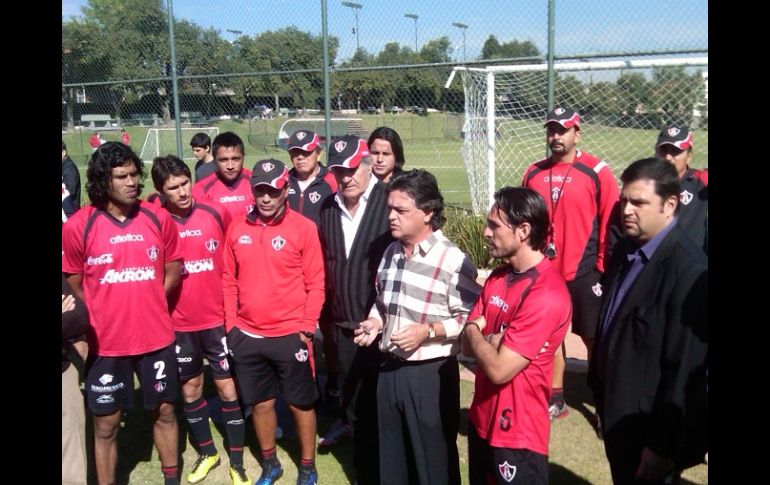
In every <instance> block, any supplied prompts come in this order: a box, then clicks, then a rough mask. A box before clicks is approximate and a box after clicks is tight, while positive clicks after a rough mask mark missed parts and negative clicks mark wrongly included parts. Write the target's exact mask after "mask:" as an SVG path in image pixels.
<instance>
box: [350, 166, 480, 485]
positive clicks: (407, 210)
mask: <svg viewBox="0 0 770 485" xmlns="http://www.w3.org/2000/svg"><path fill="white" fill-rule="evenodd" d="M388 210H389V212H388V222H389V224H390V233H391V235H392V236H393V237H394V238H395V239H398V241H395V242H393V243H391V244H390V245H389V246H388V247H387V249H386V250H385V253H384V254H383V256H382V261H381V262H380V266H379V268H378V270H377V277H376V285H377V299H376V300H375V304H374V305H373V306H372V309H371V311H370V313H369V318H368V319H366V320H364V321H362V322H361V323H360V325H359V327H358V328H356V330H355V335H356V338H355V339H354V341H355V342H356V343H357V344H358V345H363V346H368V345H371V344H372V343H373V342H374V341H375V340H376V339H377V336H378V334H379V332H380V331H382V339H381V340H380V342H379V348H380V350H381V351H382V352H383V353H384V354H385V355H384V362H383V364H382V366H380V375H379V381H378V383H377V418H378V427H379V433H378V438H379V447H380V449H379V452H380V483H383V484H390V483H423V484H426V483H445V484H453V485H459V484H460V482H461V480H460V462H459V457H458V453H457V432H458V429H459V424H460V375H459V368H458V364H457V352H458V351H459V349H460V345H459V342H458V336H459V334H460V331H461V330H462V327H463V325H464V324H465V321H466V319H467V317H468V313H469V312H470V310H471V308H472V307H473V304H474V303H475V302H476V298H477V297H478V295H479V290H480V289H481V288H480V287H479V285H478V284H477V283H476V266H475V265H474V264H473V263H472V262H471V260H470V258H468V256H466V255H465V254H464V253H463V252H462V251H461V250H460V249H459V248H458V247H457V246H455V245H454V244H453V243H452V242H451V241H450V240H449V239H447V238H446V236H444V234H443V233H442V232H441V226H442V225H443V223H444V199H443V197H442V196H441V192H440V191H439V188H438V183H437V182H436V178H435V177H434V176H433V175H432V174H430V173H429V172H426V171H425V170H411V171H409V172H404V173H403V174H401V175H399V176H398V177H396V178H395V179H393V180H392V181H391V182H390V184H389V186H388Z"/></svg>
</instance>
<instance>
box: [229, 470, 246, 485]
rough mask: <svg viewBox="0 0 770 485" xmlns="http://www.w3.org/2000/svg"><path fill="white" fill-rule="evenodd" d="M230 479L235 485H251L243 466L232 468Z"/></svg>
mask: <svg viewBox="0 0 770 485" xmlns="http://www.w3.org/2000/svg"><path fill="white" fill-rule="evenodd" d="M230 479H231V480H232V481H233V485H251V480H250V479H249V476H248V475H246V470H244V469H243V465H231V466H230Z"/></svg>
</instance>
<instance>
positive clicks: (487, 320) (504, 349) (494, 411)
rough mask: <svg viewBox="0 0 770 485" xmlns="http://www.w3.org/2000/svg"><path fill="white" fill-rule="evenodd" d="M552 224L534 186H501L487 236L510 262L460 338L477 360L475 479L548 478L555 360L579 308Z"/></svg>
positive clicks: (471, 432)
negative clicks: (548, 248) (551, 235)
mask: <svg viewBox="0 0 770 485" xmlns="http://www.w3.org/2000/svg"><path fill="white" fill-rule="evenodd" d="M548 226H549V219H548V209H547V208H546V205H545V201H544V200H543V198H542V197H541V196H540V194H538V193H537V192H535V191H534V190H531V189H527V188H524V187H515V188H514V187H504V188H502V189H500V190H498V191H497V192H496V193H495V203H494V205H492V208H491V209H490V210H489V215H488V216H487V227H486V229H485V230H484V239H486V242H487V245H488V246H489V251H490V254H491V255H492V256H493V257H495V258H499V259H502V260H504V261H505V262H506V263H507V264H505V265H503V266H501V267H499V268H497V269H495V270H494V271H493V272H492V274H491V275H490V277H489V279H488V280H487V281H486V283H485V284H484V289H483V290H482V292H481V296H480V297H479V299H478V301H477V302H476V306H475V307H474V308H473V310H472V311H471V314H470V316H469V317H468V323H467V324H466V325H465V330H464V331H463V334H462V337H461V342H462V347H463V353H465V354H466V355H469V356H472V357H473V358H475V359H476V363H477V365H478V366H477V368H476V383H475V386H476V388H475V392H474V394H473V403H472V404H471V408H470V411H469V412H468V421H469V424H470V425H469V426H468V466H469V476H470V483H471V484H472V485H485V484H487V483H499V484H503V483H509V482H511V481H512V480H513V478H514V477H515V478H516V482H520V483H528V484H530V483H531V484H537V483H542V484H545V483H548V439H549V434H550V430H551V423H550V420H549V415H548V396H549V394H550V392H549V391H550V387H551V386H550V384H551V375H552V374H553V359H554V353H555V352H556V350H557V349H558V347H559V345H561V343H562V341H563V340H564V336H565V335H566V334H567V330H568V329H569V322H570V316H571V312H572V303H571V301H570V295H569V292H568V291H567V285H566V284H565V283H564V278H562V276H561V273H560V272H559V270H558V268H557V267H556V265H555V264H553V262H552V261H551V260H549V259H548V258H546V257H545V256H544V254H543V252H542V251H543V249H545V245H546V237H547V235H548ZM491 477H494V479H493V480H491V481H488V479H489V478H491Z"/></svg>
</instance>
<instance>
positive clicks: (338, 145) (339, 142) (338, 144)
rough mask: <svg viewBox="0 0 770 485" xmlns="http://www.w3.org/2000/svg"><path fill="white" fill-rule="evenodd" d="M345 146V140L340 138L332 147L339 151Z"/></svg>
mask: <svg viewBox="0 0 770 485" xmlns="http://www.w3.org/2000/svg"><path fill="white" fill-rule="evenodd" d="M346 146H348V144H347V142H344V141H342V140H340V141H338V142H337V143H335V144H334V149H335V150H337V151H338V152H341V151H342V150H344V149H345V147H346Z"/></svg>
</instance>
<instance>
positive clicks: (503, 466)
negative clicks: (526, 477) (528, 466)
mask: <svg viewBox="0 0 770 485" xmlns="http://www.w3.org/2000/svg"><path fill="white" fill-rule="evenodd" d="M497 469H498V470H499V471H500V476H501V477H503V479H504V480H505V481H506V482H510V481H511V480H513V477H515V476H516V466H515V465H509V464H508V462H507V461H504V462H502V463H500V464H499V465H497Z"/></svg>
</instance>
